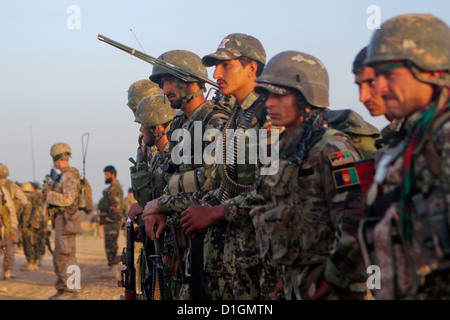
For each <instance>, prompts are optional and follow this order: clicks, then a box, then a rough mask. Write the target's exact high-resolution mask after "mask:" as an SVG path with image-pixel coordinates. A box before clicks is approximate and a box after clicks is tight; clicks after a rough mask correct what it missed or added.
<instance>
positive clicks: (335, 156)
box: [328, 150, 355, 167]
mask: <svg viewBox="0 0 450 320" xmlns="http://www.w3.org/2000/svg"><path fill="white" fill-rule="evenodd" d="M328 160H330V164H331V166H332V167H339V166H342V165H344V164H349V163H354V162H355V158H354V157H353V155H352V153H351V152H350V151H347V150H346V151H338V152H335V153H331V154H329V155H328Z"/></svg>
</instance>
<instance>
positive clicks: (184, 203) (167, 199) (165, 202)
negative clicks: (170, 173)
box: [158, 190, 214, 214]
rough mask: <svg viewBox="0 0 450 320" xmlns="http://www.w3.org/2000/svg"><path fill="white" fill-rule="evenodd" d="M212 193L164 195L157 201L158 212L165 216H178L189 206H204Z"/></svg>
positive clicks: (198, 192)
mask: <svg viewBox="0 0 450 320" xmlns="http://www.w3.org/2000/svg"><path fill="white" fill-rule="evenodd" d="M213 193H214V191H207V190H206V191H205V190H204V191H197V192H180V193H179V194H177V195H170V194H164V195H162V196H161V197H160V198H159V199H158V210H159V211H161V212H164V213H166V214H180V213H181V212H183V211H184V210H186V209H187V208H189V207H190V206H195V205H204V204H205V202H206V201H207V200H205V199H207V198H208V196H212V194H213Z"/></svg>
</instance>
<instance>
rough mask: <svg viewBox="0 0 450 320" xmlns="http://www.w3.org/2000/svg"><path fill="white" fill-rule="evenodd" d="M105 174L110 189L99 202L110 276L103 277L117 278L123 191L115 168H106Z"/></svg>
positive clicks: (105, 191) (104, 192) (106, 190)
mask: <svg viewBox="0 0 450 320" xmlns="http://www.w3.org/2000/svg"><path fill="white" fill-rule="evenodd" d="M103 172H104V174H105V184H109V187H108V188H106V189H105V190H103V197H102V198H101V199H100V200H99V202H98V210H99V211H100V225H102V226H103V231H104V239H105V253H106V259H107V261H108V267H109V269H110V270H109V274H108V275H103V276H105V277H115V273H116V271H117V270H114V266H116V265H117V264H118V263H119V261H118V259H117V258H116V256H117V251H118V244H117V240H118V238H119V233H120V227H121V226H122V222H123V219H124V212H123V191H122V187H121V185H120V182H119V181H118V180H117V177H116V176H117V171H116V168H115V167H114V166H111V165H110V166H106V167H105V168H104V169H103Z"/></svg>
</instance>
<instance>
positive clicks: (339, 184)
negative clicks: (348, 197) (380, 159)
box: [332, 167, 359, 189]
mask: <svg viewBox="0 0 450 320" xmlns="http://www.w3.org/2000/svg"><path fill="white" fill-rule="evenodd" d="M332 174H333V180H334V185H335V186H336V189H341V188H346V187H351V186H356V185H359V178H358V173H357V172H356V169H355V168H354V167H351V168H345V169H340V170H336V171H333V172H332Z"/></svg>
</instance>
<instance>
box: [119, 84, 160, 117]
mask: <svg viewBox="0 0 450 320" xmlns="http://www.w3.org/2000/svg"><path fill="white" fill-rule="evenodd" d="M161 94H162V92H161V89H160V88H159V87H158V85H157V84H156V83H154V82H152V81H150V80H149V79H143V80H138V81H136V82H134V83H133V84H132V85H131V86H130V88H129V89H128V103H127V106H128V107H129V108H130V109H131V110H136V108H137V106H138V104H139V102H140V101H141V100H142V99H144V98H145V97H148V96H150V95H161Z"/></svg>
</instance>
